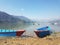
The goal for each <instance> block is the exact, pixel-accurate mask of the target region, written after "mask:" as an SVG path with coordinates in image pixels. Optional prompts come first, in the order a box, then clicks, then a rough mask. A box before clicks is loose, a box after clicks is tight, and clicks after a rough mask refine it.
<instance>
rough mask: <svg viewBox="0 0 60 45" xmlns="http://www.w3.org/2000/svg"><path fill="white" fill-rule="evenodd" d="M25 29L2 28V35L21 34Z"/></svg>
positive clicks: (0, 30) (0, 34)
mask: <svg viewBox="0 0 60 45" xmlns="http://www.w3.org/2000/svg"><path fill="white" fill-rule="evenodd" d="M24 32H25V30H19V31H17V30H5V29H0V36H21V35H22V34H23V33H24Z"/></svg>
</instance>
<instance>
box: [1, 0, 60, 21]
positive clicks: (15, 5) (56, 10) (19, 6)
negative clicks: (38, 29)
mask: <svg viewBox="0 0 60 45" xmlns="http://www.w3.org/2000/svg"><path fill="white" fill-rule="evenodd" d="M0 11H4V12H7V13H8V14H11V15H15V16H16V15H17V16H21V15H23V16H26V17H28V18H31V19H36V20H40V19H55V18H59V17H60V0H0Z"/></svg>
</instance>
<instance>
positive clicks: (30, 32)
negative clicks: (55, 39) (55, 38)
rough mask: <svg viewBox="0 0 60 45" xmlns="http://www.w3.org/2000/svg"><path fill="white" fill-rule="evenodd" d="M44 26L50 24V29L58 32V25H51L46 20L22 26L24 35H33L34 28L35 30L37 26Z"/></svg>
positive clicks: (59, 29) (59, 28) (59, 27)
mask: <svg viewBox="0 0 60 45" xmlns="http://www.w3.org/2000/svg"><path fill="white" fill-rule="evenodd" d="M44 26H50V28H51V31H54V32H59V31H60V26H57V25H52V24H50V23H48V22H39V23H36V24H31V25H30V26H28V27H26V28H24V29H25V30H26V35H32V36H33V35H35V33H34V30H37V29H38V28H41V27H44Z"/></svg>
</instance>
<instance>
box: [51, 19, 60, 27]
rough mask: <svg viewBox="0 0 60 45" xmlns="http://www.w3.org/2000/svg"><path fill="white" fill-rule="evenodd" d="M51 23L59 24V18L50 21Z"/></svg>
mask: <svg viewBox="0 0 60 45" xmlns="http://www.w3.org/2000/svg"><path fill="white" fill-rule="evenodd" d="M50 23H51V24H52V25H57V26H60V19H57V20H52V21H50Z"/></svg>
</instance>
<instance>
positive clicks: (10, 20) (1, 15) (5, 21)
mask: <svg viewBox="0 0 60 45" xmlns="http://www.w3.org/2000/svg"><path fill="white" fill-rule="evenodd" d="M30 21H31V20H30V19H28V18H26V17H24V16H18V17H17V16H12V15H10V14H8V13H6V12H2V11H0V29H1V28H2V29H11V28H17V29H18V28H20V29H21V28H24V27H26V25H27V23H28V25H29V23H30Z"/></svg>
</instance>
